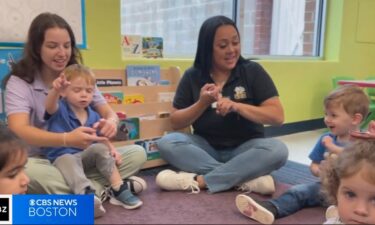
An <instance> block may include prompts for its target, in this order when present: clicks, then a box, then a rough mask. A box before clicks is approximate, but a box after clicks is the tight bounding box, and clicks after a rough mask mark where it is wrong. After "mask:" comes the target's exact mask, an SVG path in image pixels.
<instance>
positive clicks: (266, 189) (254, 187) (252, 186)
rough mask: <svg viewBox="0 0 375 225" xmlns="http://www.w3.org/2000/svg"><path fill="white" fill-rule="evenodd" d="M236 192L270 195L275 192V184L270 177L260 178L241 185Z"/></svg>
mask: <svg viewBox="0 0 375 225" xmlns="http://www.w3.org/2000/svg"><path fill="white" fill-rule="evenodd" d="M237 190H240V191H246V192H249V193H250V192H256V193H259V194H263V195H270V194H273V193H274V192H275V182H274V180H273V178H272V176H271V175H266V176H261V177H258V178H255V179H253V180H250V181H247V182H245V183H243V184H241V185H240V186H239V187H238V188H237Z"/></svg>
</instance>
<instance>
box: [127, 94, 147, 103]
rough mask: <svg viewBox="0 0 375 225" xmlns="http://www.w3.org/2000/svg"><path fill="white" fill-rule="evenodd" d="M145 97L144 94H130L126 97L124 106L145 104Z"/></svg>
mask: <svg viewBox="0 0 375 225" xmlns="http://www.w3.org/2000/svg"><path fill="white" fill-rule="evenodd" d="M144 102H145V96H143V95H142V94H128V95H125V97H124V104H136V103H144Z"/></svg>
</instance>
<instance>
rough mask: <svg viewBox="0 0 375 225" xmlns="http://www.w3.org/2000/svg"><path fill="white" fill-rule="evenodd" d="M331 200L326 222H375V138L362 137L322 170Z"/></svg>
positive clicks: (325, 190) (324, 190) (326, 194)
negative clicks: (366, 138) (362, 138)
mask: <svg viewBox="0 0 375 225" xmlns="http://www.w3.org/2000/svg"><path fill="white" fill-rule="evenodd" d="M321 181H322V191H323V193H324V194H325V196H326V197H327V200H328V201H329V203H331V204H333V206H330V207H329V208H328V209H327V212H326V219H327V221H326V222H325V223H324V224H375V140H359V141H357V142H355V143H353V144H352V145H349V146H348V147H347V148H345V151H343V153H341V154H340V155H339V156H338V158H337V159H336V160H330V161H329V162H328V163H327V164H326V166H324V167H323V169H322V172H321Z"/></svg>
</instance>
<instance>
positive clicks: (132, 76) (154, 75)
mask: <svg viewBox="0 0 375 225" xmlns="http://www.w3.org/2000/svg"><path fill="white" fill-rule="evenodd" d="M126 81H127V85H128V86H154V85H158V84H159V81H160V66H159V65H128V66H127V67H126Z"/></svg>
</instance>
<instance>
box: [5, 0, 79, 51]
mask: <svg viewBox="0 0 375 225" xmlns="http://www.w3.org/2000/svg"><path fill="white" fill-rule="evenodd" d="M84 6H85V0H1V1H0V46H6V47H22V46H23V44H24V42H25V41H26V37H27V31H28V29H29V26H30V23H31V21H32V20H33V19H34V18H35V17H36V16H37V15H39V14H40V13H43V12H51V13H56V14H58V15H59V16H61V17H63V18H64V19H65V20H66V21H67V22H68V23H69V25H70V26H71V27H72V29H73V32H74V35H75V37H76V40H77V45H78V47H80V48H86V29H85V7H84Z"/></svg>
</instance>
